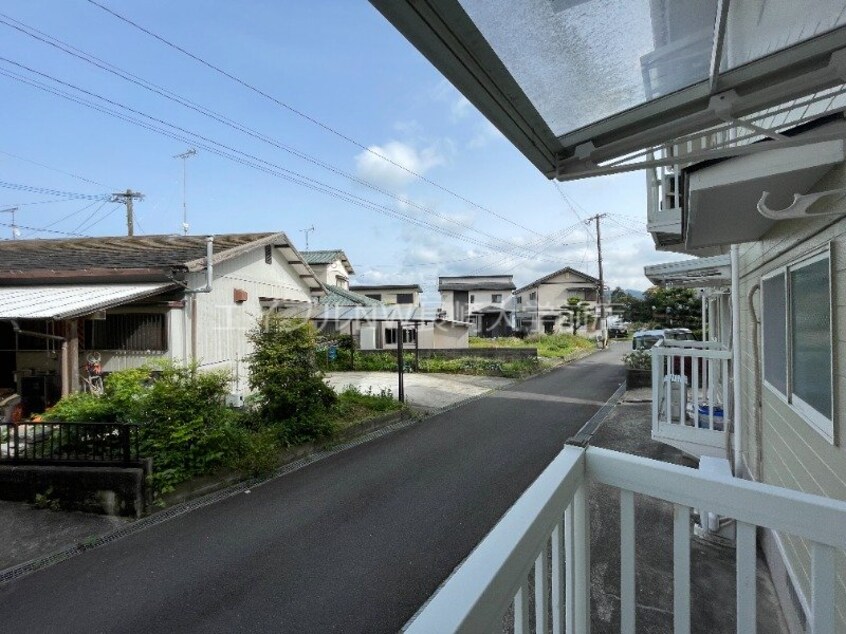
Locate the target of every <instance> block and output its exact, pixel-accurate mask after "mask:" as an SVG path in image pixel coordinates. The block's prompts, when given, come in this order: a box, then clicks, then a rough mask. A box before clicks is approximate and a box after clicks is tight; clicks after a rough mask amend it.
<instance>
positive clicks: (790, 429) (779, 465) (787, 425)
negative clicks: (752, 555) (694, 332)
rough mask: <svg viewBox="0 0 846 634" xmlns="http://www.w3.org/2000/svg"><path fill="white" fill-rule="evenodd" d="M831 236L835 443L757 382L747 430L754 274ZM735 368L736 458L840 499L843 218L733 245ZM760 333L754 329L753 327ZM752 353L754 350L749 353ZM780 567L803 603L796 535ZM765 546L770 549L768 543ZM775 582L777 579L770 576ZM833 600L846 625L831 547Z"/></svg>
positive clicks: (839, 181) (782, 227)
mask: <svg viewBox="0 0 846 634" xmlns="http://www.w3.org/2000/svg"><path fill="white" fill-rule="evenodd" d="M844 186H846V168H844V166H842V165H841V166H838V167H836V168H835V169H834V170H832V171H831V172H830V173H829V174H828V175H826V176H825V177H824V178H823V179H822V180H821V181H820V182H819V183H818V184H817V185H816V187H815V188H814V189H815V190H816V191H823V190H828V189H836V188H841V187H844ZM817 205H818V206H819V207H820V208H823V207H825V206H833V207H834V209H837V210H839V211H841V212H844V214H846V200H843V199H840V200H837V199H834V200H832V199H823V200H822V201H820V202H819V203H817ZM829 242H830V243H831V257H832V271H833V272H834V274H833V276H832V306H833V310H832V313H833V314H832V332H833V337H834V340H833V341H832V342H831V344H832V352H833V357H834V373H833V386H832V389H833V393H834V404H835V407H834V431H835V439H836V444H832V443H830V442H829V441H827V440H826V439H825V438H823V436H821V435H820V434H819V433H818V432H817V431H816V430H815V429H814V428H813V427H812V426H811V425H810V424H809V423H808V422H807V421H806V420H805V419H804V418H803V417H802V416H801V415H800V414H799V413H798V412H797V411H796V410H795V409H794V408H793V407H792V406H791V405H789V404H788V403H786V402H785V400H784V398H783V397H781V396H779V395H777V394H776V393H775V392H773V391H772V390H771V389H770V388H768V387H767V386H762V387H760V389H761V403H762V407H761V415H762V425H761V427H762V438H758V436H757V434H756V431H755V418H754V416H755V412H756V408H755V399H756V391H755V390H756V380H757V379H756V373H755V359H756V354H758V353H759V350H760V349H759V342H756V341H754V340H753V337H752V334H753V324H752V316H751V314H750V313H749V310H748V295H749V293H750V291H751V290H752V288H753V286H754V285H755V284H760V282H761V276H762V275H766V274H767V273H770V272H772V271H774V270H776V269H778V268H779V267H783V266H785V265H788V264H791V263H793V262H796V261H797V260H799V259H801V258H803V257H805V256H808V255H810V254H812V253H814V252H815V251H817V250H819V249H821V248H824V247H825V246H826V245H827V244H828V243H829ZM754 299H755V310H756V311H757V315H758V317H759V318H760V316H761V304H760V291H758V293H756V294H755V296H754ZM740 301H742V302H743V303H742V305H741V308H742V319H741V337H742V341H741V358H740V364H739V368H737V371H738V372H739V373H741V384H742V389H743V398H742V410H741V411H742V414H743V420H744V421H745V427H744V428H745V432H744V445H745V450H744V460H745V464H746V466H747V468H748V469H749V470H750V471H752V473H753V474H754V473H755V464H756V459H757V456H758V452H759V451H760V452H761V457H762V462H763V474H756V475H757V476H758V477H762V479H763V481H765V482H767V483H769V484H773V485H776V486H782V487H786V488H790V489H795V490H799V491H804V492H807V493H812V494H816V495H824V496H826V497H831V498H835V499H839V500H846V411H844V406H846V372H844V369H845V368H844V366H846V217H844V215H841V216H837V215H829V216H820V217H818V218H815V219H812V220H804V219H803V220H790V221H780V222H777V223H776V224H775V226H774V227H773V229H772V230H771V231H770V232H769V233H768V234H767V235H765V236H764V237H763V238H762V240H761V241H759V242H756V243H750V244H747V245H741V298H740ZM759 336H760V329H759ZM757 358H758V359H759V360H760V357H757ZM779 537H780V541H781V545H782V549H783V552H784V554H785V556H786V558H787V562H786V564H787V568H789V569H791V570H792V571H793V573H794V575H795V577H796V578H794V579H793V580H792V582H793V584H794V587H795V589H796V590H797V591H798V592H799V593H800V594H801V595H802V597H803V598H804V599H805V602H807V600H808V599H809V598H810V551H809V545H808V544H807V543H805V542H804V541H803V540H801V539H798V538H795V537H792V536H789V535H780V536H779ZM768 552H770V550H768ZM775 581H776V585H777V586H778V583H779V580H777V579H776V580H775ZM837 583H838V589H837V593H838V594H837V599H836V605H837V610H838V617H839V619H840V622H839V626H838V631H841V630H842V631H846V613H844V610H846V558H844V555H843V554H842V553H839V554H838V568H837Z"/></svg>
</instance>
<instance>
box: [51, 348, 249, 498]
mask: <svg viewBox="0 0 846 634" xmlns="http://www.w3.org/2000/svg"><path fill="white" fill-rule="evenodd" d="M228 383H229V377H228V375H227V374H225V373H222V372H197V370H196V368H195V367H183V366H176V365H173V364H160V365H156V366H143V367H141V368H134V369H130V370H121V371H119V372H113V373H111V374H109V375H108V376H107V377H106V379H105V382H104V394H103V396H102V397H98V396H94V395H92V394H87V393H76V394H71V395H69V396H67V397H65V398H63V399H62V400H61V401H59V402H58V403H57V404H56V405H55V406H54V407H53V408H51V409H50V410H48V411H47V412H46V413H45V414H44V419H45V420H61V421H69V422H100V421H104V422H109V421H117V422H125V423H138V424H139V425H140V428H139V433H140V439H139V444H140V450H141V454H142V455H144V456H148V457H151V458H152V459H153V489H154V491H155V492H156V494H162V493H167V492H168V491H171V490H173V487H174V486H175V485H176V484H178V483H179V482H182V481H183V480H186V479H188V478H191V477H193V476H197V475H202V474H205V473H209V472H210V471H213V470H214V469H216V468H218V467H221V466H224V465H227V464H229V463H231V462H232V460H234V459H235V458H236V457H237V456H236V454H235V452H234V451H233V448H234V447H236V446H237V443H234V442H233V440H234V439H236V436H237V434H238V427H237V421H236V415H235V413H234V412H233V411H232V410H230V409H229V408H227V407H226V406H225V405H224V403H223V399H224V396H225V395H226V393H227V391H228Z"/></svg>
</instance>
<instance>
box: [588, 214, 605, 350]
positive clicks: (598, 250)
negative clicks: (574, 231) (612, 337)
mask: <svg viewBox="0 0 846 634" xmlns="http://www.w3.org/2000/svg"><path fill="white" fill-rule="evenodd" d="M604 217H605V214H596V215H595V216H591V217H590V218H588V219H586V220H585V224H587V223H590V222H595V223H596V259H597V262H598V264H599V294H598V296H597V300H598V302H599V328H600V330H601V332H602V347H603V348H605V346H606V342H607V341H608V330H607V328H606V324H605V277H604V276H603V274H602V234H601V233H600V227H599V221H600V220H601V219H602V218H604Z"/></svg>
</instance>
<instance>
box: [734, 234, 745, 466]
mask: <svg viewBox="0 0 846 634" xmlns="http://www.w3.org/2000/svg"><path fill="white" fill-rule="evenodd" d="M740 301H741V300H740V247H739V246H738V245H736V244H733V245H731V374H732V388H733V394H732V396H733V403H732V408H731V410H732V411H731V415H732V420H733V426H734V475H735V477H740V475H741V459H742V458H741V456H742V452H743V425H742V421H741V416H740V398H741V395H740V376H741V372H740Z"/></svg>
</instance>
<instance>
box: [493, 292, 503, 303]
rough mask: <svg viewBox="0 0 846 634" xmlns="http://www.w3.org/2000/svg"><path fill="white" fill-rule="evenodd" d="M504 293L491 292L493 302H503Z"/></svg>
mask: <svg viewBox="0 0 846 634" xmlns="http://www.w3.org/2000/svg"><path fill="white" fill-rule="evenodd" d="M501 303H502V293H491V304H501Z"/></svg>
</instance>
